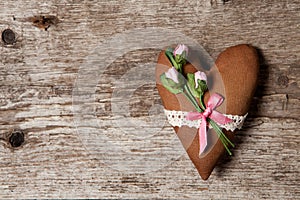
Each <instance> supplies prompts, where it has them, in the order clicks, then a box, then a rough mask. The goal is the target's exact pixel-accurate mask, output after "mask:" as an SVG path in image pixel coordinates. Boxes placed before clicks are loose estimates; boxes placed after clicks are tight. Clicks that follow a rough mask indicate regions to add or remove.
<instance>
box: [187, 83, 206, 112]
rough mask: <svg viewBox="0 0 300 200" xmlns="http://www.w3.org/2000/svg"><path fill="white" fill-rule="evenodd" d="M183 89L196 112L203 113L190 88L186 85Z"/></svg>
mask: <svg viewBox="0 0 300 200" xmlns="http://www.w3.org/2000/svg"><path fill="white" fill-rule="evenodd" d="M183 88H184V90H185V91H186V93H185V94H186V95H187V96H188V99H189V100H190V101H191V102H192V104H193V105H194V107H195V108H196V110H197V111H198V112H203V110H202V109H201V108H200V107H199V105H198V103H197V101H196V99H195V97H194V96H193V94H192V92H191V90H190V88H189V86H188V85H187V84H186V85H184V87H183Z"/></svg>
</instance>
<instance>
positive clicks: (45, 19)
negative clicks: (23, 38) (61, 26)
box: [29, 15, 59, 31]
mask: <svg viewBox="0 0 300 200" xmlns="http://www.w3.org/2000/svg"><path fill="white" fill-rule="evenodd" d="M29 21H31V22H32V23H33V25H34V26H36V27H38V28H40V29H44V30H45V31H47V30H48V28H49V27H50V26H51V25H57V24H58V22H59V20H58V18H57V17H56V16H53V15H48V16H34V17H30V18H29Z"/></svg>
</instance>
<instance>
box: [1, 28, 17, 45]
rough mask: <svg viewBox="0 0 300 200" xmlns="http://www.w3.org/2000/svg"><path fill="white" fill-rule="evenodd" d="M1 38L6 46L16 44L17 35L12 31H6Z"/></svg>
mask: <svg viewBox="0 0 300 200" xmlns="http://www.w3.org/2000/svg"><path fill="white" fill-rule="evenodd" d="M1 38H2V41H3V42H4V44H6V45H9V44H10V45H11V44H14V43H16V34H15V33H14V32H13V31H12V30H11V29H5V30H4V31H3V32H2V35H1Z"/></svg>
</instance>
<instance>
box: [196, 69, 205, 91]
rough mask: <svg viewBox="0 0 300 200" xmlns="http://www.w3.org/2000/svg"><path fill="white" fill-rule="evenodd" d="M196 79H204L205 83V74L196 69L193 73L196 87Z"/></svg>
mask: <svg viewBox="0 0 300 200" xmlns="http://www.w3.org/2000/svg"><path fill="white" fill-rule="evenodd" d="M198 80H201V81H205V82H206V83H207V76H206V74H205V73H204V72H200V71H197V72H196V73H195V84H196V88H198Z"/></svg>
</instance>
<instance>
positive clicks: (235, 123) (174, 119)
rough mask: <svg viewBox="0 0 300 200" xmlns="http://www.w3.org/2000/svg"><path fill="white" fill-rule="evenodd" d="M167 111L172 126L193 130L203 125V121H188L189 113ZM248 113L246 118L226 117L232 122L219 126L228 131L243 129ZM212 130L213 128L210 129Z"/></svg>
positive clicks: (237, 116)
mask: <svg viewBox="0 0 300 200" xmlns="http://www.w3.org/2000/svg"><path fill="white" fill-rule="evenodd" d="M164 111H165V115H166V116H167V119H168V121H169V123H170V124H171V125H172V126H178V127H181V126H188V127H191V128H193V127H194V128H199V127H200V124H201V119H199V120H192V121H191V120H187V119H186V115H187V114H188V113H189V112H186V111H176V110H166V109H165V110H164ZM247 115H248V113H247V114H246V115H244V116H239V115H225V116H226V117H228V118H229V119H231V120H232V122H230V123H228V124H224V125H222V124H219V126H220V127H221V128H224V129H226V130H227V131H229V130H230V131H234V130H235V129H241V128H242V126H243V123H244V121H245V119H246V117H247ZM209 128H211V127H209Z"/></svg>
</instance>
